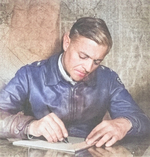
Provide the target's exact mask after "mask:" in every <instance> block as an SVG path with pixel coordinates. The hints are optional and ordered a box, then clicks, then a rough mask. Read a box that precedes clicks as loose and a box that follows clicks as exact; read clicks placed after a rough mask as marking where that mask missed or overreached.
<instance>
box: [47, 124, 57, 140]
mask: <svg viewBox="0 0 150 157" xmlns="http://www.w3.org/2000/svg"><path fill="white" fill-rule="evenodd" d="M46 130H47V132H48V134H49V136H50V137H51V138H52V142H57V141H58V140H59V138H58V136H57V134H56V131H55V130H54V129H53V128H52V127H51V125H49V124H47V127H46Z"/></svg>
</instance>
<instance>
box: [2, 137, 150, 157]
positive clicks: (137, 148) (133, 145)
mask: <svg viewBox="0 0 150 157" xmlns="http://www.w3.org/2000/svg"><path fill="white" fill-rule="evenodd" d="M75 156H76V157H150V137H146V138H141V139H140V138H126V139H124V140H122V141H120V142H118V143H116V144H115V145H114V146H113V147H109V148H104V147H102V148H96V147H91V148H89V149H88V150H84V151H81V152H78V153H76V154H68V153H64V152H58V151H56V150H40V149H33V148H27V147H18V146H13V145H12V143H11V142H9V141H7V140H4V139H0V157H75Z"/></svg>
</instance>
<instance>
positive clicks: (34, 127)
mask: <svg viewBox="0 0 150 157" xmlns="http://www.w3.org/2000/svg"><path fill="white" fill-rule="evenodd" d="M28 133H29V134H30V135H33V136H35V137H39V136H44V137H45V138H46V139H47V141H48V142H57V141H62V140H63V139H64V138H66V137H67V136H68V132H67V130H66V128H65V125H64V123H63V122H62V121H61V119H59V118H58V117H57V116H56V115H55V114H54V113H50V114H48V115H47V116H45V117H43V118H42V119H40V120H35V121H33V122H31V124H30V126H29V129H28Z"/></svg>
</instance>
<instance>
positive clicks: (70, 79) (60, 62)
mask: <svg viewBox="0 0 150 157" xmlns="http://www.w3.org/2000/svg"><path fill="white" fill-rule="evenodd" d="M62 55H63V54H61V55H60V56H59V59H58V67H59V70H60V72H61V74H62V76H63V78H64V79H65V80H66V81H68V82H70V83H71V84H72V85H75V84H76V82H75V81H73V80H72V78H71V77H69V76H68V75H67V73H66V71H65V70H64V68H63V65H62Z"/></svg>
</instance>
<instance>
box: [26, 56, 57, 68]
mask: <svg viewBox="0 0 150 157" xmlns="http://www.w3.org/2000/svg"><path fill="white" fill-rule="evenodd" d="M58 56H59V54H55V55H52V56H50V57H49V58H47V59H43V60H40V61H35V62H33V63H30V64H27V65H26V66H27V67H29V68H40V67H42V66H46V65H47V64H53V63H52V62H55V61H56V62H57V58H58Z"/></svg>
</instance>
